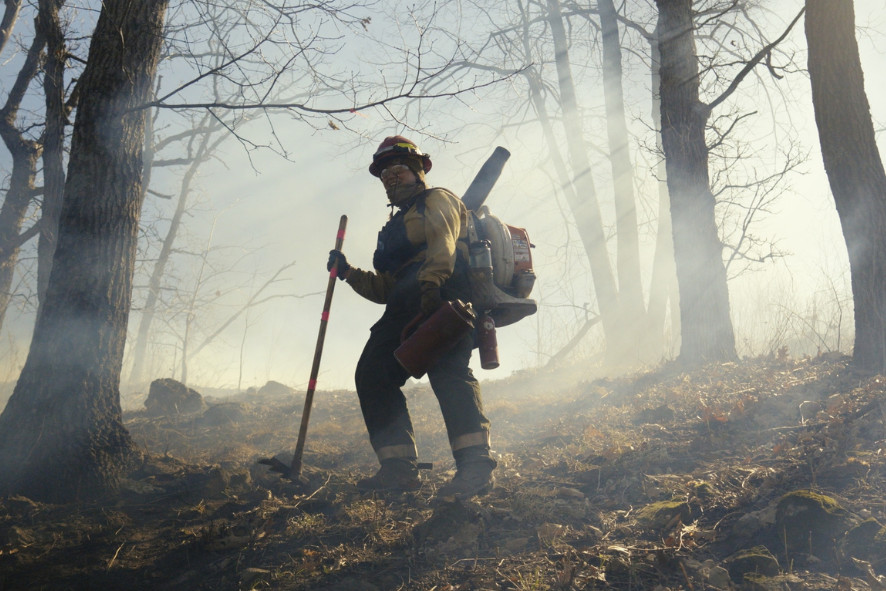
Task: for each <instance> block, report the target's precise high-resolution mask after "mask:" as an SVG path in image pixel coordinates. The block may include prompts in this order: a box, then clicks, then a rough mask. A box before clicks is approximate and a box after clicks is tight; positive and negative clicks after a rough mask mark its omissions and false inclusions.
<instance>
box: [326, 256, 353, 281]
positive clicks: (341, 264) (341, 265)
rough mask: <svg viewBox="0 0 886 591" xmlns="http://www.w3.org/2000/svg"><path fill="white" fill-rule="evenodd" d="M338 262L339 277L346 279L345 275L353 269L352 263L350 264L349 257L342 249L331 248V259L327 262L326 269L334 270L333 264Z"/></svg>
mask: <svg viewBox="0 0 886 591" xmlns="http://www.w3.org/2000/svg"><path fill="white" fill-rule="evenodd" d="M336 263H338V278H339V279H341V280H342V281H344V280H345V277H347V275H348V271H350V270H351V265H349V264H348V259H347V258H345V255H344V253H343V252H342V251H340V250H330V251H329V261H328V262H327V263H326V270H327V271H332V266H333V265H335V264H336Z"/></svg>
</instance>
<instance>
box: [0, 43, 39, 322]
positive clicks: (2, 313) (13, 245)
mask: <svg viewBox="0 0 886 591" xmlns="http://www.w3.org/2000/svg"><path fill="white" fill-rule="evenodd" d="M44 45H45V40H44V38H43V35H42V34H41V32H40V31H39V30H38V31H37V32H36V33H35V35H34V39H33V41H32V43H31V47H30V48H29V49H28V53H27V55H26V57H25V61H24V63H23V64H22V67H21V69H20V70H19V72H18V75H17V76H16V79H15V81H14V82H13V84H12V86H11V87H10V90H9V95H8V96H7V99H6V103H5V104H4V105H3V108H2V109H0V137H2V138H3V143H4V144H5V145H6V148H7V149H8V150H9V153H10V154H11V155H12V174H11V176H10V180H9V189H8V190H7V192H6V198H5V199H4V200H3V207H2V208H0V327H2V326H3V319H4V318H5V317H6V310H7V308H8V307H9V302H10V299H11V298H12V279H13V276H14V274H15V266H16V263H17V262H18V253H19V247H21V245H22V244H24V243H25V242H26V241H27V240H28V239H30V238H31V237H32V236H33V235H35V234H36V230H37V229H38V228H37V227H32V230H31V231H30V232H26V233H24V234H21V233H20V232H21V229H22V225H23V223H24V219H25V214H26V213H27V210H28V205H29V204H30V202H31V199H32V197H33V196H34V179H35V177H36V175H37V161H38V160H39V158H40V149H41V146H40V144H39V143H38V142H36V141H33V140H29V139H27V138H25V137H24V135H23V134H22V132H21V131H20V130H19V129H18V128H17V127H16V117H17V115H18V112H19V108H20V106H21V103H22V100H23V99H24V96H25V93H26V92H27V90H28V86H29V85H30V83H31V81H32V80H33V79H34V76H36V74H37V71H38V69H39V67H40V54H41V52H42V51H43V46H44Z"/></svg>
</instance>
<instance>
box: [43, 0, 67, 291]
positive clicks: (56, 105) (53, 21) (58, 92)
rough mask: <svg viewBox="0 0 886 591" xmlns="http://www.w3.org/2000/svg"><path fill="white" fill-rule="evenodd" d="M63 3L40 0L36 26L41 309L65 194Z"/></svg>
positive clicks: (65, 118)
mask: <svg viewBox="0 0 886 591" xmlns="http://www.w3.org/2000/svg"><path fill="white" fill-rule="evenodd" d="M62 4H64V0H40V1H39V15H38V17H37V26H38V28H39V29H40V31H41V32H42V34H43V37H45V38H46V63H45V65H44V66H43V94H44V96H45V103H46V128H45V131H44V132H43V207H42V208H41V212H40V240H39V242H38V243H37V299H38V301H39V302H40V305H41V306H42V304H43V300H45V299H46V286H47V285H48V284H49V272H50V270H51V269H52V256H53V254H54V253H55V245H56V238H57V236H58V217H59V214H60V212H61V207H62V199H63V198H64V193H65V169H64V150H65V125H66V124H67V114H66V113H65V83H64V81H65V61H66V60H67V48H66V47H65V38H64V35H63V34H62V29H61V23H60V21H59V16H58V11H59V9H60V8H61V5H62Z"/></svg>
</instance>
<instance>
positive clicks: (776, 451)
mask: <svg viewBox="0 0 886 591" xmlns="http://www.w3.org/2000/svg"><path fill="white" fill-rule="evenodd" d="M572 372H573V374H574V375H575V376H576V377H574V378H573V379H571V380H570V381H569V383H570V384H571V385H568V386H565V387H554V386H552V385H551V384H553V383H554V380H555V378H556V379H559V378H562V376H563V371H562V370H561V371H560V372H558V373H550V374H545V373H543V372H535V373H533V372H525V373H523V374H520V375H517V376H514V377H511V378H509V379H506V380H502V381H496V382H488V383H486V384H484V386H485V393H484V396H485V401H486V407H487V413H488V415H489V416H490V418H491V419H492V421H493V430H494V431H493V436H494V447H495V451H496V453H497V457H498V461H499V469H498V470H497V484H496V487H495V489H494V490H493V491H492V492H491V493H490V494H488V495H486V496H484V497H481V498H478V499H475V500H472V501H467V502H452V503H447V502H437V501H435V497H434V493H435V490H436V489H437V488H438V487H439V486H440V484H442V483H443V482H445V481H446V480H447V479H448V478H449V477H451V475H452V473H453V468H454V466H453V464H452V461H451V458H450V457H449V454H448V450H447V444H446V436H445V433H444V431H443V430H442V419H441V417H440V413H439V409H438V408H437V406H436V401H435V400H434V397H433V394H432V393H431V392H430V390H429V389H428V388H427V386H425V385H422V384H418V385H414V386H413V387H411V388H410V389H409V390H408V397H409V401H410V405H411V408H412V409H413V412H414V421H415V426H416V431H417V434H418V436H419V450H420V454H421V455H422V457H421V458H420V459H421V460H422V461H427V462H433V463H434V469H433V470H430V471H428V472H425V473H424V474H423V475H424V477H425V485H424V486H423V488H422V489H421V490H420V491H418V492H417V493H414V494H400V495H391V496H373V495H368V496H367V495H360V494H359V493H358V492H357V490H356V488H355V485H354V483H355V482H356V480H357V479H358V478H360V477H363V476H365V475H368V474H370V473H371V472H372V471H374V468H375V461H374V458H373V455H372V453H371V450H370V449H369V445H368V442H367V439H366V435H365V432H364V428H363V424H362V420H361V418H360V413H359V409H358V406H357V402H356V395H355V394H354V393H353V392H346V391H337V392H322V391H321V392H318V393H317V395H316V397H315V404H314V410H313V413H312V415H311V427H310V430H309V432H308V445H307V448H306V452H305V466H306V467H305V469H304V475H305V477H306V478H307V479H308V483H307V484H300V485H297V484H294V483H292V482H289V481H287V480H284V479H280V478H279V477H278V476H277V475H276V474H274V473H273V472H270V471H269V470H268V468H267V467H266V466H264V465H261V464H258V462H257V461H258V460H259V459H260V458H264V457H269V456H271V455H273V454H277V455H278V456H279V457H280V458H281V459H282V460H283V461H285V462H288V457H286V456H287V454H291V453H292V451H291V450H292V449H294V446H295V438H296V434H297V431H298V421H299V415H300V413H301V407H302V404H303V393H301V394H298V393H296V394H295V395H287V394H285V393H284V394H277V395H268V394H260V393H257V392H256V391H254V390H253V391H250V392H249V393H248V394H240V395H237V396H233V397H230V398H225V399H220V398H211V397H207V398H206V402H207V404H208V408H207V409H206V410H205V411H201V412H196V413H193V414H189V415H179V416H171V417H170V416H161V417H150V416H147V415H146V413H145V411H139V412H129V413H126V416H125V419H126V422H127V426H128V428H129V429H130V431H131V433H132V435H133V438H134V439H135V441H136V442H137V443H138V445H139V446H140V447H141V448H142V449H143V458H142V460H141V462H140V463H139V464H138V465H137V466H134V468H133V471H132V472H131V473H130V474H129V475H128V479H127V480H126V481H125V482H124V486H123V488H122V490H121V491H120V493H119V494H117V495H115V496H113V497H111V498H108V499H106V500H105V501H103V502H101V503H92V504H79V505H47V504H41V503H37V502H34V501H31V500H29V499H26V498H21V497H15V498H6V499H0V589H3V590H6V589H214V590H226V589H232V590H233V589H312V590H342V591H344V590H356V591H387V590H393V589H404V590H405V589H415V590H425V591H455V590H469V589H494V590H498V589H508V590H510V589H513V590H525V591H528V590H543V589H554V590H570V589H620V590H622V589H623V590H627V589H632V590H635V589H657V590H665V589H671V590H675V589H688V590H692V591H695V590H700V589H708V590H710V589H734V588H738V589H753V590H758V589H759V590H765V589H792V590H793V589H829V590H832V589H844V590H849V589H886V577H884V575H886V529H884V528H883V524H886V495H884V491H886V480H884V466H886V458H884V449H883V448H884V445H886V430H884V418H886V417H884V411H886V397H884V389H886V382H884V378H883V377H882V376H874V377H870V376H860V375H857V374H855V373H853V372H852V371H851V370H850V369H849V360H848V359H847V358H845V357H839V356H820V357H817V358H806V359H799V360H797V359H790V358H788V357H787V356H786V355H782V356H776V357H770V358H760V359H753V360H744V361H741V362H738V363H730V364H720V365H712V366H709V367H706V368H703V369H701V370H697V371H692V372H684V371H681V370H679V369H678V368H675V367H671V366H665V367H662V368H658V369H656V370H654V371H649V372H643V373H638V374H634V375H631V376H628V377H623V378H618V379H596V380H594V379H590V378H583V377H582V374H581V370H579V369H577V368H574V369H573V370H572ZM561 383H562V382H561ZM847 531H848V532H849V534H848V535H847V533H846V532H847Z"/></svg>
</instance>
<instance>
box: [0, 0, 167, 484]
mask: <svg viewBox="0 0 886 591" xmlns="http://www.w3.org/2000/svg"><path fill="white" fill-rule="evenodd" d="M166 6H167V1H166V0H105V2H103V4H102V11H101V14H100V15H99V19H98V23H97V25H96V29H95V32H94V34H93V37H92V42H91V45H90V50H89V57H88V61H87V66H86V69H85V71H84V73H83V77H82V80H81V84H82V88H83V93H82V95H81V99H80V101H79V104H78V109H77V119H76V122H75V125H74V135H73V139H72V145H71V158H70V164H69V167H68V178H67V181H66V185H65V199H64V203H63V206H62V211H61V216H60V223H59V234H58V247H57V248H56V252H55V257H54V261H53V270H52V273H51V275H50V278H49V285H48V287H47V291H46V301H45V303H44V306H43V311H42V314H41V315H40V317H39V318H38V319H37V323H36V326H35V329H34V336H33V339H32V343H31V348H30V351H29V353H28V358H27V361H26V362H25V366H24V368H23V370H22V374H21V376H20V378H19V380H18V383H17V385H16V387H15V390H14V392H13V394H12V397H11V398H10V400H9V403H8V404H7V407H6V409H5V410H4V412H3V414H2V415H0V494H22V495H26V496H30V497H32V498H36V499H43V500H51V501H66V500H72V499H75V498H85V497H90V496H93V495H94V494H97V493H100V492H103V491H106V490H108V489H111V488H114V487H115V485H116V484H117V483H118V479H119V476H120V474H121V470H122V469H123V467H124V460H125V459H126V458H127V457H128V456H129V454H130V452H131V447H132V442H131V440H130V438H129V434H128V433H127V431H126V429H125V427H124V426H123V421H122V413H121V410H120V393H119V384H120V370H121V366H122V361H123V345H124V342H125V338H126V326H127V319H128V315H129V307H130V299H131V294H132V275H133V269H134V260H135V249H136V238H137V228H138V220H139V215H140V211H141V203H142V195H143V193H142V191H141V183H142V168H143V164H142V149H143V137H144V136H143V129H144V125H145V116H146V114H147V110H144V109H141V108H140V105H142V104H144V102H145V101H146V100H147V98H148V97H149V94H150V89H151V80H152V78H153V76H154V73H155V72H156V68H157V61H158V56H159V51H160V44H161V40H162V38H161V33H162V25H163V18H164V15H165V11H166Z"/></svg>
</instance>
